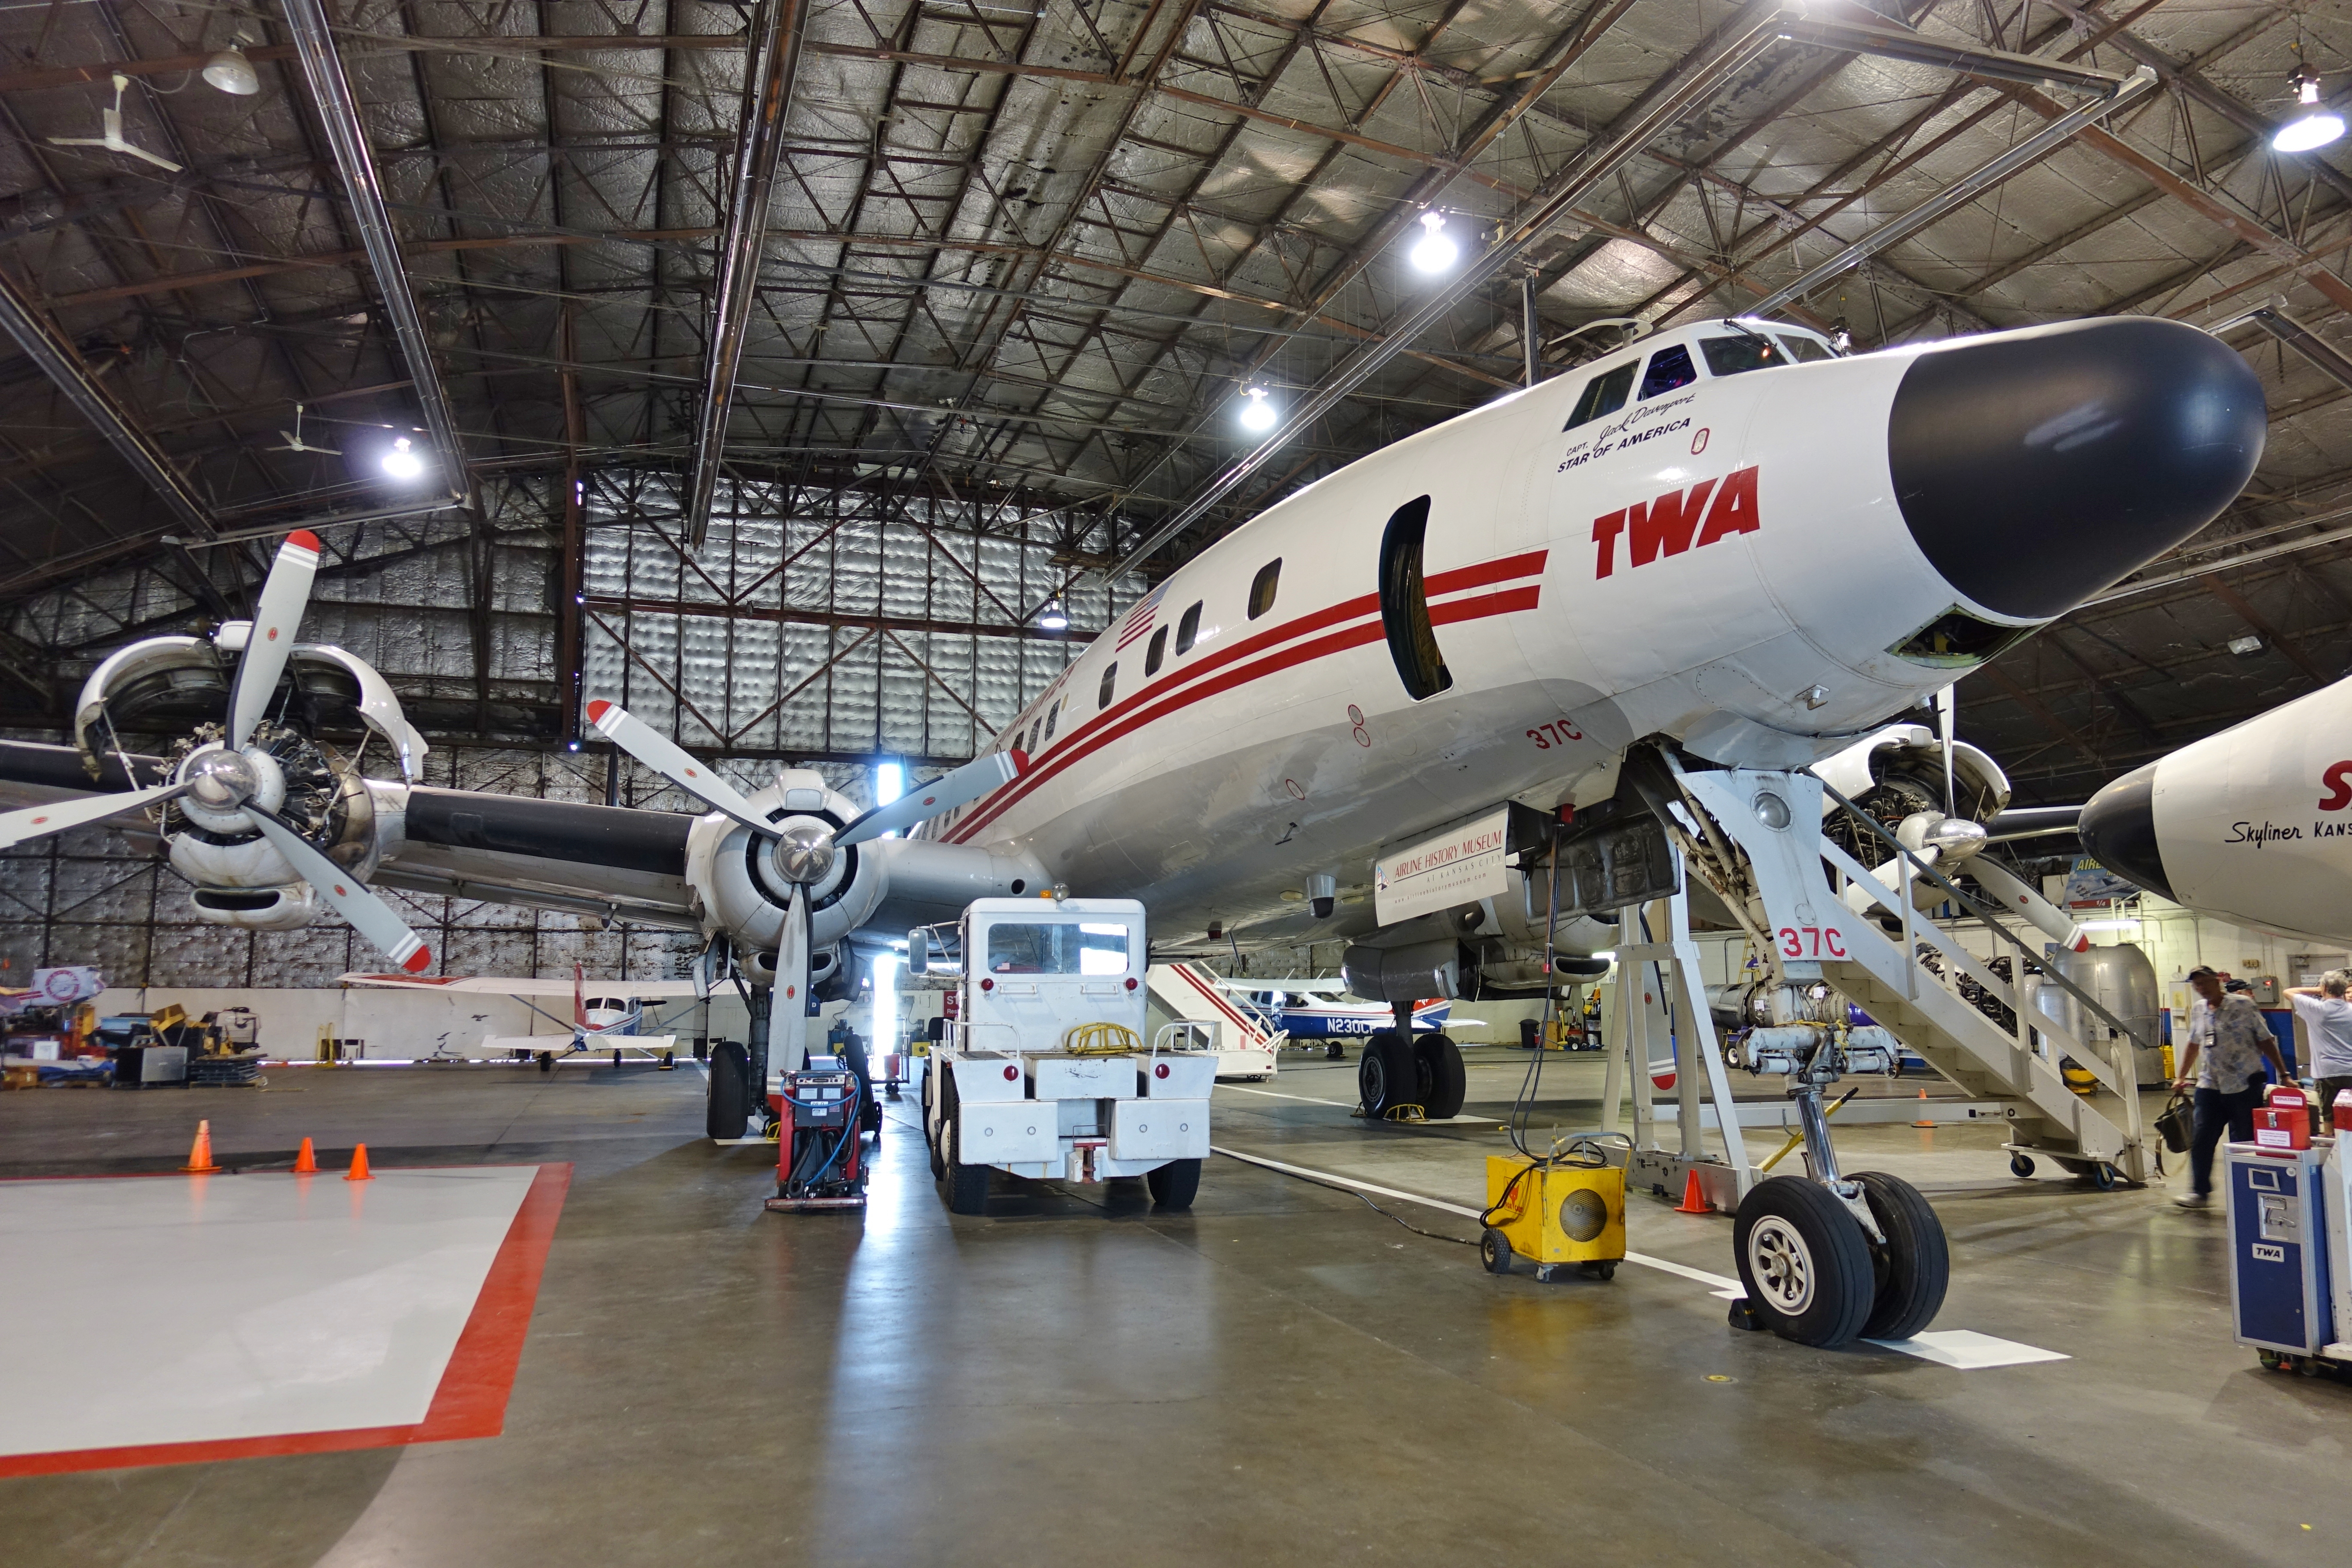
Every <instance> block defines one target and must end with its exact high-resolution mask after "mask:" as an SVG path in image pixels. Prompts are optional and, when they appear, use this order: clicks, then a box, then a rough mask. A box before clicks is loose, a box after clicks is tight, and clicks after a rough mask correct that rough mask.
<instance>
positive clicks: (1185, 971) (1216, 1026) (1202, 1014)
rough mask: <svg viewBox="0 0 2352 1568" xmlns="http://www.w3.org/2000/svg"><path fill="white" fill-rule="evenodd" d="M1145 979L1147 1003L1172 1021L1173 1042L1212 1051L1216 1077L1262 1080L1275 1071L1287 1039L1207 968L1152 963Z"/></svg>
mask: <svg viewBox="0 0 2352 1568" xmlns="http://www.w3.org/2000/svg"><path fill="white" fill-rule="evenodd" d="M1144 978H1145V984H1148V985H1149V986H1150V988H1151V999H1152V1000H1153V1001H1155V1002H1157V1003H1158V1004H1159V1005H1160V1007H1161V1009H1162V1010H1163V1011H1165V1012H1166V1013H1167V1014H1168V1016H1170V1017H1171V1019H1173V1020H1175V1025H1174V1026H1173V1027H1174V1034H1173V1035H1172V1036H1171V1038H1173V1039H1176V1040H1179V1041H1181V1047H1180V1048H1191V1049H1205V1050H1208V1051H1211V1052H1213V1053H1214V1054H1215V1056H1216V1058H1217V1076H1218V1077H1219V1078H1228V1079H1230V1078H1246V1079H1261V1080H1262V1079H1268V1078H1271V1077H1273V1076H1274V1075H1275V1073H1276V1071H1277V1070H1279V1063H1280V1059H1281V1051H1282V1047H1284V1046H1285V1045H1286V1044H1287V1043H1288V1042H1289V1039H1290V1037H1289V1035H1287V1034H1286V1033H1285V1032H1283V1031H1282V1030H1280V1029H1278V1028H1275V1027H1273V1026H1272V1025H1271V1022H1270V1020H1269V1019H1268V1018H1267V1017H1266V1016H1265V1014H1264V1013H1262V1012H1261V1011H1260V1010H1259V1009H1258V1008H1257V1007H1256V1006H1255V1005H1253V1004H1251V1003H1249V1002H1247V1001H1245V1000H1244V999H1243V998H1242V997H1240V996H1237V995H1235V994H1234V993H1233V992H1231V991H1229V990H1227V989H1226V988H1225V986H1224V984H1223V982H1222V981H1220V980H1219V979H1218V978H1217V976H1216V974H1215V973H1213V972H1212V971H1211V970H1210V968H1209V966H1208V965H1206V964H1204V963H1155V964H1153V965H1151V967H1150V969H1149V970H1147V971H1146V972H1145V976H1144ZM1163 1032H1166V1031H1163Z"/></svg>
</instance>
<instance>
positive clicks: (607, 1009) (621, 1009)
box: [337, 963, 707, 1072]
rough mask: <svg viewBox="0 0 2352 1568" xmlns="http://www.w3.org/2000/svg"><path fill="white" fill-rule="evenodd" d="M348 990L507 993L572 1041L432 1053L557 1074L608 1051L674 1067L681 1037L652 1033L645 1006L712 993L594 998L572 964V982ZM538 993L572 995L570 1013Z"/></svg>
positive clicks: (458, 978)
mask: <svg viewBox="0 0 2352 1568" xmlns="http://www.w3.org/2000/svg"><path fill="white" fill-rule="evenodd" d="M337 983H338V984H343V985H373V986H380V987H383V988H384V989H386V990H393V991H435V992H440V993H442V994H448V993H452V992H463V993H468V994H481V995H493V996H508V997H511V998H513V999H514V1000H515V1001H518V1002H520V1003H521V1004H522V1005H524V1006H526V1007H528V1008H530V1010H531V1011H532V1012H534V1013H536V1014H538V1015H539V1016H541V1017H542V1018H544V1019H546V1020H547V1021H548V1022H549V1023H551V1024H553V1025H555V1026H557V1027H558V1028H568V1029H570V1030H571V1031H572V1033H571V1036H570V1037H569V1038H568V1039H567V1038H566V1037H563V1036H562V1035H487V1036H485V1037H483V1038H482V1039H481V1041H480V1042H479V1043H478V1044H476V1045H471V1046H458V1047H448V1046H444V1047H441V1048H440V1049H438V1050H436V1052H435V1053H434V1055H435V1057H436V1058H462V1059H465V1060H470V1061H507V1060H513V1061H527V1060H530V1059H533V1058H536V1059H537V1060H538V1062H539V1070H540V1071H541V1072H548V1071H551V1070H552V1068H554V1066H555V1061H556V1058H558V1057H566V1056H572V1055H575V1054H578V1053H581V1052H585V1051H591V1050H605V1049H610V1050H611V1051H612V1053H613V1065H614V1067H619V1066H620V1065H621V1053H622V1052H623V1051H624V1050H631V1051H635V1052H638V1053H639V1054H641V1055H643V1056H646V1057H649V1058H655V1059H656V1060H658V1061H659V1062H660V1063H661V1065H662V1066H663V1067H665V1068H667V1067H671V1066H673V1065H675V1057H676V1052H677V1036H676V1035H675V1034H668V1035H656V1034H648V1033H646V1003H648V1002H652V1003H655V1004H656V1007H658V1005H659V1004H660V1003H662V1002H667V1001H677V1000H688V1001H700V1000H701V999H702V998H703V997H704V996H705V995H706V994H707V993H706V992H705V991H704V990H703V989H702V988H701V987H700V986H699V985H698V984H697V983H696V982H694V981H691V980H599V981H597V982H596V983H595V987H594V994H593V995H592V994H590V990H589V982H588V979H587V975H586V973H585V972H584V969H583V966H582V965H580V964H576V963H575V964H573V965H572V982H571V984H568V985H567V984H564V983H563V982H562V981H561V980H523V979H515V978H511V977H497V976H489V975H454V974H452V975H418V974H365V973H356V972H355V973H350V974H345V975H342V976H341V977H340V979H339V980H338V982H337ZM534 996H570V997H571V998H572V1016H571V1017H570V1018H568V1019H566V1018H561V1017H558V1016H556V1015H555V1014H553V1013H551V1012H549V1011H548V1010H547V1009H546V1008H544V1007H541V1005H539V1004H537V1003H536V1002H533V1001H532V1000H531V998H532V997H534Z"/></svg>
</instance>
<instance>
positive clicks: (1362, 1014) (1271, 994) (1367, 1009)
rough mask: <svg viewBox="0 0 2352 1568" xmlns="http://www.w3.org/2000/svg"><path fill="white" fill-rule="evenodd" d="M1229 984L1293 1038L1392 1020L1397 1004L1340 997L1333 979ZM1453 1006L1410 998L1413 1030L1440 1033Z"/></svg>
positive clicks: (1351, 1032)
mask: <svg viewBox="0 0 2352 1568" xmlns="http://www.w3.org/2000/svg"><path fill="white" fill-rule="evenodd" d="M1228 989H1230V990H1232V991H1234V993H1235V994H1238V995H1240V996H1242V997H1244V998H1245V999H1246V1000H1247V1001H1248V1002H1249V1003H1250V1005H1253V1006H1254V1007H1255V1008H1257V1009H1258V1010H1259V1011H1261V1012H1263V1013H1265V1015H1266V1016H1268V1017H1269V1018H1271V1019H1272V1020H1273V1027H1275V1028H1277V1029H1280V1030H1282V1031H1283V1032H1284V1033H1286V1034H1287V1035H1288V1036H1289V1037H1291V1038H1292V1039H1294V1040H1337V1039H1343V1038H1348V1037H1354V1036H1359V1035H1371V1034H1377V1033H1378V1032H1379V1031H1381V1030H1382V1029H1390V1028H1394V1027H1395V1023H1394V1021H1393V1020H1394V1013H1395V1009H1394V1008H1392V1007H1391V1006H1390V1005H1389V1004H1388V1003H1386V1002H1342V1001H1340V1000H1339V994H1340V991H1339V985H1338V984H1336V983H1335V984H1326V985H1322V986H1317V987H1301V986H1287V985H1286V986H1277V987H1273V988H1267V987H1263V986H1261V987H1255V988H1244V987H1242V986H1238V985H1234V986H1229V987H1228ZM1453 1010H1454V1004H1453V1003H1451V1002H1446V1001H1442V1000H1432V1001H1423V1002H1416V1003H1414V1004H1413V1005H1412V1026H1413V1030H1414V1032H1415V1033H1417V1034H1436V1033H1438V1032H1439V1031H1441V1030H1443V1029H1444V1027H1445V1019H1446V1016H1447V1015H1448V1014H1450V1013H1451V1012H1452V1011H1453Z"/></svg>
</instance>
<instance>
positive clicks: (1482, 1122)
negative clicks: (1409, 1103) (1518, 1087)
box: [1217, 1083, 1502, 1128]
mask: <svg viewBox="0 0 2352 1568" xmlns="http://www.w3.org/2000/svg"><path fill="white" fill-rule="evenodd" d="M1217 1087H1218V1088H1219V1089H1232V1090H1233V1091H1234V1093H1235V1094H1262V1095H1265V1097H1266V1098H1267V1099H1268V1100H1304V1101H1305V1102H1306V1103H1307V1104H1308V1105H1336V1106H1338V1107H1339V1109H1340V1110H1355V1109H1356V1101H1354V1100H1318V1099H1316V1098H1315V1097H1314V1096H1313V1095H1311V1094H1278V1093H1276V1091H1275V1090H1273V1089H1244V1087H1242V1086H1241V1085H1240V1084H1237V1083H1221V1084H1219V1085H1217ZM1465 1121H1467V1122H1475V1123H1476V1124H1477V1125H1479V1126H1481V1127H1497V1128H1498V1127H1500V1126H1501V1125H1502V1123H1501V1122H1499V1121H1496V1120H1495V1119H1494V1118H1493V1117H1491V1116H1446V1117H1441V1118H1439V1119H1438V1120H1436V1121H1423V1122H1419V1123H1416V1124H1414V1125H1419V1126H1423V1127H1452V1126H1456V1125H1458V1124H1460V1123H1462V1122H1465Z"/></svg>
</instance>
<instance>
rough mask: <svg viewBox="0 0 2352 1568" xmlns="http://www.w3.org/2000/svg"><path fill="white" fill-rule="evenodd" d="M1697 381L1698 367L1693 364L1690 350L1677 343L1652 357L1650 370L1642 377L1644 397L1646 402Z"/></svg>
mask: <svg viewBox="0 0 2352 1568" xmlns="http://www.w3.org/2000/svg"><path fill="white" fill-rule="evenodd" d="M1697 379H1698V366H1696V365H1695V364H1693V363H1691V356H1690V350H1689V349H1688V348H1686V347H1685V346H1684V345H1683V344H1681V343H1676V344H1675V345H1674V346H1673V347H1671V348H1663V349H1660V350H1659V351H1658V352H1657V353H1654V354H1652V355H1651V356H1650V368H1649V370H1648V372H1647V373H1646V374H1643V377H1642V396H1643V399H1644V400H1645V401H1646V400H1647V399H1649V398H1653V397H1655V396H1657V395H1658V394H1660V393H1662V392H1672V391H1673V390H1674V389H1675V388H1676V387H1678V386H1688V385H1689V384H1691V383H1692V382H1694V381H1696V380H1697Z"/></svg>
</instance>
